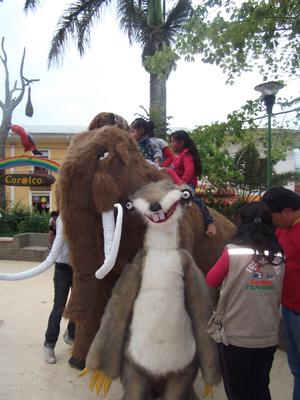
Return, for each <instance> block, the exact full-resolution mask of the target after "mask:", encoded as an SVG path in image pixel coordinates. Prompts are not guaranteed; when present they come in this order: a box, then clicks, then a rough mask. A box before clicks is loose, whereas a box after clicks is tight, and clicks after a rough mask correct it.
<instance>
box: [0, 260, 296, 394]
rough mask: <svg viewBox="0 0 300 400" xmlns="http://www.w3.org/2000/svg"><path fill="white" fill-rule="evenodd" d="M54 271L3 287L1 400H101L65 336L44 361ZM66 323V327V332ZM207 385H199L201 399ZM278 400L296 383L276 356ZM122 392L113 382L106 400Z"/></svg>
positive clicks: (10, 265) (18, 265) (6, 267)
mask: <svg viewBox="0 0 300 400" xmlns="http://www.w3.org/2000/svg"><path fill="white" fill-rule="evenodd" d="M32 265H34V264H33V263H31V262H20V261H5V260H0V271H1V272H4V271H11V272H12V271H20V270H23V269H27V268H28V267H29V266H32ZM52 274H53V270H50V271H47V272H45V273H44V274H42V275H39V276H38V277H36V278H33V279H30V280H26V281H21V282H2V281H0V295H1V297H0V299H1V300H0V301H1V303H0V360H1V362H0V399H1V400H27V399H29V400H77V399H78V400H93V399H96V398H98V397H97V396H96V394H95V393H91V392H90V391H89V389H88V387H87V382H88V378H86V377H84V378H78V372H77V371H76V370H74V369H72V368H70V367H69V365H68V363H67V360H68V358H69V356H70V348H69V347H68V346H67V345H66V344H65V343H64V342H63V340H62V334H61V336H60V339H59V341H58V343H57V346H56V355H57V364H54V365H48V364H46V363H45V362H44V360H43V355H42V344H43V336H44V332H45V328H46V323H47V319H48V316H49V312H50V310H51V306H52V301H53V285H52ZM65 326H66V321H63V323H62V329H61V331H62V332H61V333H63V332H64V328H65ZM202 387H203V382H202V381H201V379H200V377H199V378H198V379H197V381H196V390H197V392H198V393H199V394H200V393H201V388H202ZM271 393H272V399H273V400H290V399H291V398H292V395H291V393H292V377H291V375H290V372H289V369H288V366H287V361H286V354H285V353H283V352H281V351H279V350H278V351H277V353H276V358H275V361H274V364H273V368H272V372H271ZM121 397H122V389H121V386H120V383H119V382H114V383H113V385H112V387H111V389H110V392H109V394H108V396H107V397H106V399H107V400H121ZM225 399H226V397H225V394H224V391H223V387H222V384H220V385H219V386H218V387H217V388H216V389H215V400H225Z"/></svg>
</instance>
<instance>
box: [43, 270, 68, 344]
mask: <svg viewBox="0 0 300 400" xmlns="http://www.w3.org/2000/svg"><path fill="white" fill-rule="evenodd" d="M72 275H73V272H72V268H71V267H70V266H69V265H67V264H63V263H56V264H55V271H54V278H53V282H54V302H53V308H52V311H51V313H50V316H49V320H48V327H47V330H46V334H45V345H47V346H49V347H52V348H54V347H55V344H56V342H57V339H58V336H59V331H60V321H61V319H62V315H63V311H64V308H65V306H66V303H67V299H68V294H69V290H70V288H71V287H72ZM67 329H68V333H69V336H70V337H71V338H74V334H75V325H74V323H73V322H72V321H69V323H68V327H67Z"/></svg>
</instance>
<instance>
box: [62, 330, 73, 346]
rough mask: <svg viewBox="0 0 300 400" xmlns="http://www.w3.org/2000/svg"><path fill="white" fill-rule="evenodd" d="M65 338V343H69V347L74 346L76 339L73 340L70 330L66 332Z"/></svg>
mask: <svg viewBox="0 0 300 400" xmlns="http://www.w3.org/2000/svg"><path fill="white" fill-rule="evenodd" d="M63 338H64V341H65V343H67V344H68V345H69V346H73V344H74V339H73V338H71V336H70V335H69V332H68V330H66V331H65V333H64V335H63Z"/></svg>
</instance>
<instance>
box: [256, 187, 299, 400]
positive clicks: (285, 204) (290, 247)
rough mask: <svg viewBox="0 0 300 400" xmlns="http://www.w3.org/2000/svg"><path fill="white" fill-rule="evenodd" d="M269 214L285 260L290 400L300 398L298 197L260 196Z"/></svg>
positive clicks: (284, 192) (279, 190)
mask: <svg viewBox="0 0 300 400" xmlns="http://www.w3.org/2000/svg"><path fill="white" fill-rule="evenodd" d="M262 200H263V201H264V202H265V203H267V205H268V206H269V208H270V210H271V213H272V220H273V224H274V225H275V226H276V227H277V230H276V236H277V238H278V241H279V243H280V244H281V246H282V248H283V250H284V254H285V258H286V265H285V275H284V280H283V290H282V299H281V304H282V317H283V321H284V328H285V336H286V339H287V348H288V363H289V367H290V369H291V372H292V374H293V376H294V394H293V400H299V399H300V197H299V196H298V195H297V194H296V193H294V192H293V191H291V190H289V189H286V188H284V187H282V186H277V187H272V188H271V189H269V190H267V191H266V193H265V194H264V195H263V197H262Z"/></svg>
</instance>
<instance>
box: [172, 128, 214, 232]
mask: <svg viewBox="0 0 300 400" xmlns="http://www.w3.org/2000/svg"><path fill="white" fill-rule="evenodd" d="M170 142H171V148H172V150H173V153H174V154H175V158H174V161H173V163H172V164H171V166H170V168H171V169H172V170H173V172H175V173H176V175H177V176H178V177H179V178H180V179H181V181H182V182H184V183H186V184H187V185H189V186H191V187H192V189H193V190H195V189H196V186H197V181H198V178H197V176H199V177H200V176H201V173H202V164H201V159H200V155H199V152H198V150H197V147H196V145H195V143H194V141H193V140H192V139H191V138H190V137H189V135H188V133H187V132H186V131H183V130H179V131H175V132H173V133H171V135H170ZM194 201H195V203H196V204H197V206H198V207H199V208H200V210H201V212H202V215H203V218H204V222H205V225H206V233H207V234H208V235H209V236H214V235H215V234H216V226H215V224H214V222H213V217H212V215H211V214H210V213H209V211H208V208H207V207H206V205H205V203H204V202H203V201H202V199H200V197H198V196H195V197H194Z"/></svg>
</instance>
